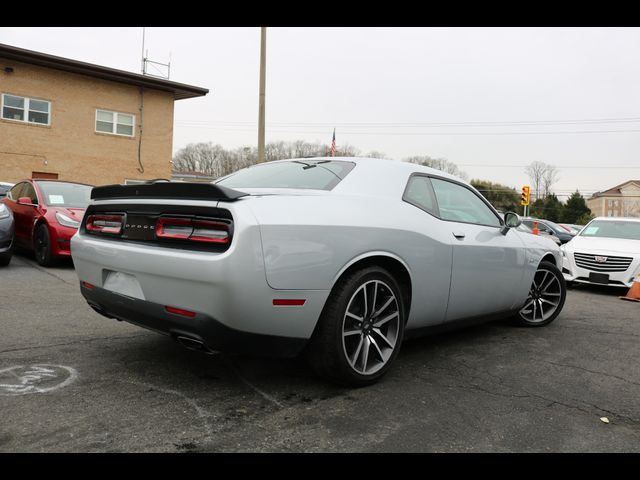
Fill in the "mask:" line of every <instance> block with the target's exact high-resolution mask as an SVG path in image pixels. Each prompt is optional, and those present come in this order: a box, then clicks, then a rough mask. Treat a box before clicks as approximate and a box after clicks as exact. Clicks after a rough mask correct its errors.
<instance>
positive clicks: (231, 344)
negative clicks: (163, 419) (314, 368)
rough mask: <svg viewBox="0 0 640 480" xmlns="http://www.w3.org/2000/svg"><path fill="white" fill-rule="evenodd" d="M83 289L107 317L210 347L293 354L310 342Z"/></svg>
mask: <svg viewBox="0 0 640 480" xmlns="http://www.w3.org/2000/svg"><path fill="white" fill-rule="evenodd" d="M80 291H81V292H82V295H83V296H84V298H85V299H86V300H87V303H89V305H90V306H91V307H92V308H93V309H94V310H96V311H97V312H98V313H100V314H101V315H104V316H105V317H108V318H116V319H118V320H124V321H126V322H129V323H132V324H134V325H138V326H140V327H144V328H148V329H150V330H154V331H156V332H159V333H162V334H165V335H170V336H171V337H173V338H178V337H183V338H187V339H191V340H195V341H197V342H202V344H203V346H204V347H205V348H206V349H209V350H218V351H224V352H233V353H243V354H252V355H266V356H276V357H294V356H296V355H298V354H299V353H300V352H301V351H302V349H303V348H304V346H305V344H306V343H307V339H304V338H295V337H280V336H275V335H261V334H255V333H249V332H243V331H240V330H236V329H233V328H229V327H227V326H226V325H224V324H222V323H220V322H219V321H217V320H216V319H214V318H212V317H210V316H208V315H206V314H203V313H199V312H196V314H195V316H194V317H184V316H181V315H178V314H174V313H169V312H167V311H166V310H165V308H164V305H161V304H158V303H154V302H148V301H145V300H139V299H135V298H131V297H127V296H124V295H120V294H117V293H113V292H110V291H108V290H105V289H103V288H100V287H93V288H91V289H89V288H87V287H85V286H84V285H82V284H80Z"/></svg>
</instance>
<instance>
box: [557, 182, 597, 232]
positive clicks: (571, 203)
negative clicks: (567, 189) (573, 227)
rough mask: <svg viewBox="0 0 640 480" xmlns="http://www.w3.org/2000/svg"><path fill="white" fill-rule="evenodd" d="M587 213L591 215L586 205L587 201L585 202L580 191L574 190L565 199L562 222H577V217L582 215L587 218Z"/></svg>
mask: <svg viewBox="0 0 640 480" xmlns="http://www.w3.org/2000/svg"><path fill="white" fill-rule="evenodd" d="M589 215H591V210H589V207H587V202H585V200H584V197H583V196H582V195H581V194H580V192H579V191H578V190H576V191H575V192H573V193H572V194H571V196H570V197H569V199H568V200H567V204H566V205H565V207H564V212H563V214H562V221H563V222H564V223H577V222H578V219H579V218H582V217H583V216H584V217H585V218H588V216H589ZM582 225H584V224H582Z"/></svg>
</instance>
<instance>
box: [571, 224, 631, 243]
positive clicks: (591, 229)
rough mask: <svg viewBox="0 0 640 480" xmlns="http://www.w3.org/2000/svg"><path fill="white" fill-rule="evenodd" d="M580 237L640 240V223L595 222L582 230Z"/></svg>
mask: <svg viewBox="0 0 640 480" xmlns="http://www.w3.org/2000/svg"><path fill="white" fill-rule="evenodd" d="M580 236H581V237H606V238H626V239H629V240H640V222H625V221H624V220H607V221H599V220H594V221H593V222H591V223H590V224H589V225H587V226H586V227H585V228H583V229H582V231H581V232H580Z"/></svg>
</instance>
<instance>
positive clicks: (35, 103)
mask: <svg viewBox="0 0 640 480" xmlns="http://www.w3.org/2000/svg"><path fill="white" fill-rule="evenodd" d="M50 112H51V102H48V101H46V100H36V99H35V98H28V97H18V96H17V95H9V94H8V93H3V94H2V118H4V119H5V120H15V121H17V122H25V123H37V124H39V125H49V123H50V122H49V114H50Z"/></svg>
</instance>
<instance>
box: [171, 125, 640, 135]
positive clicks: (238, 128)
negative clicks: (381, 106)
mask: <svg viewBox="0 0 640 480" xmlns="http://www.w3.org/2000/svg"><path fill="white" fill-rule="evenodd" d="M176 126H179V127H186V128H202V129H207V130H232V131H246V130H247V129H252V127H242V126H210V125H192V124H188V123H182V122H177V123H176ZM266 129H267V130H269V131H270V132H276V133H295V134H313V135H324V134H326V133H327V132H326V131H324V130H287V129H280V128H270V127H267V128H266ZM639 132H640V129H627V130H564V131H555V132H554V131H546V132H545V131H536V132H353V131H347V132H344V131H343V132H341V133H342V135H376V136H381V135H386V136H502V135H584V134H598V133H639Z"/></svg>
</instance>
